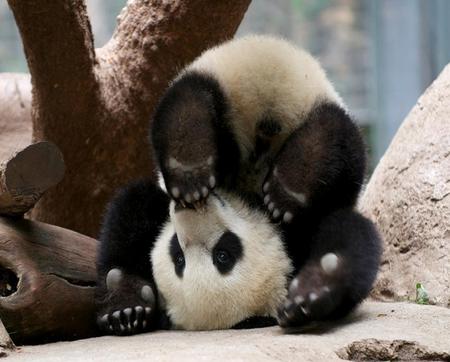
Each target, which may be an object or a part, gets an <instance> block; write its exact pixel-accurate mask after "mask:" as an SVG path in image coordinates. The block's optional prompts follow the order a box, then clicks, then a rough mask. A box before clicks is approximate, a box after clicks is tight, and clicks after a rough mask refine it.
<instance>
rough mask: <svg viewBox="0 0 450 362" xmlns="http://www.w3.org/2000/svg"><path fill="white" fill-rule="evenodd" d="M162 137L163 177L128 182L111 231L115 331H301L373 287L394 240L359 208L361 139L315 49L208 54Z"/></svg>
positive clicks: (163, 106)
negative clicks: (383, 237)
mask: <svg viewBox="0 0 450 362" xmlns="http://www.w3.org/2000/svg"><path fill="white" fill-rule="evenodd" d="M151 141H152V146H153V149H154V150H153V151H154V155H155V156H156V160H157V164H158V166H159V170H160V174H161V180H160V184H161V185H160V186H157V185H154V184H153V183H151V182H149V181H140V182H135V183H133V184H131V185H129V186H128V187H126V188H124V189H123V190H121V191H120V192H119V193H118V195H117V196H116V197H115V198H114V199H113V200H112V202H111V203H110V205H109V208H108V211H107V214H106V216H105V220H104V225H103V228H102V232H101V236H100V241H101V242H100V247H99V253H98V260H97V268H98V288H97V296H96V297H97V303H98V325H99V327H100V328H101V329H102V330H103V331H104V332H106V333H112V334H134V333H139V332H143V331H147V330H153V329H158V328H177V329H190V330H209V329H221V328H232V327H234V328H243V327H255V326H265V325H270V324H274V323H278V324H280V325H281V326H282V327H291V326H301V325H304V324H306V323H309V322H312V321H321V320H329V319H334V318H339V317H342V316H345V315H346V314H347V313H349V312H350V311H351V310H352V309H353V308H354V307H355V306H356V305H357V304H358V303H360V302H361V301H362V300H363V299H364V298H365V297H366V296H367V295H368V293H369V291H370V288H371V286H372V284H373V282H374V280H375V277H376V273H377V270H378V264H379V259H380V250H381V241H380V238H379V236H378V233H377V231H376V229H375V227H374V225H373V224H372V223H371V222H370V221H369V220H367V219H365V218H364V217H363V216H361V215H359V214H358V213H357V212H356V211H354V210H353V208H354V205H355V202H356V199H357V197H358V193H359V191H360V189H361V185H362V182H363V178H364V172H365V165H366V158H365V149H364V144H363V141H362V138H361V136H360V134H359V132H358V129H357V127H356V125H355V124H354V123H353V121H352V119H351V118H350V116H349V114H348V113H347V111H346V109H345V106H344V104H343V102H342V100H341V99H340V97H339V96H338V94H337V93H336V91H335V90H334V89H333V86H332V85H331V83H330V82H329V80H328V79H327V77H326V75H325V73H324V71H323V69H322V68H321V66H320V65H319V64H318V62H317V61H316V60H314V58H313V57H312V56H311V55H310V54H308V53H306V52H305V51H303V50H301V49H298V48H295V47H294V46H292V45H291V44H289V43H288V42H286V41H284V40H280V39H276V38H273V37H268V36H250V37H245V38H241V39H236V40H231V41H229V42H226V43H224V44H222V45H220V46H218V47H215V48H212V49H210V50H208V51H206V52H204V53H203V54H202V55H201V56H200V57H199V58H197V59H196V60H195V61H194V62H193V63H191V64H190V65H188V66H187V67H186V68H185V69H183V70H182V71H181V72H180V74H179V75H178V76H177V77H176V78H175V79H174V80H173V81H172V82H171V84H170V85H169V87H168V89H167V91H166V92H165V94H164V95H163V97H162V99H161V101H160V103H159V105H158V107H157V109H156V112H155V114H154V117H153V122H152V129H151Z"/></svg>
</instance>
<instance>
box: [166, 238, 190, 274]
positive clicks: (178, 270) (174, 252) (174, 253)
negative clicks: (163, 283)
mask: <svg viewBox="0 0 450 362" xmlns="http://www.w3.org/2000/svg"><path fill="white" fill-rule="evenodd" d="M169 254H170V258H171V259H172V263H173V265H174V268H175V274H176V275H178V277H180V278H182V277H183V272H184V268H185V267H186V260H184V253H183V249H181V246H180V242H179V241H178V236H177V235H176V234H175V235H174V236H173V237H172V239H171V240H170V247H169Z"/></svg>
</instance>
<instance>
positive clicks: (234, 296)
mask: <svg viewBox="0 0 450 362" xmlns="http://www.w3.org/2000/svg"><path fill="white" fill-rule="evenodd" d="M170 216H171V217H170V221H169V222H168V223H167V224H166V225H165V227H164V228H163V230H162V232H161V235H160V237H159V238H158V240H157V242H156V243H155V247H154V249H153V251H152V253H151V258H152V264H153V275H154V278H155V282H156V285H157V288H158V291H159V293H160V300H161V301H162V302H163V304H164V306H163V307H165V309H166V311H167V313H168V315H169V317H170V319H171V321H172V323H173V325H174V327H175V328H179V329H189V330H209V329H222V328H230V327H232V326H234V325H236V324H237V323H239V322H241V321H243V320H245V319H246V318H249V317H252V316H275V315H276V308H277V306H278V305H279V304H280V303H281V302H282V300H283V299H284V297H285V295H286V285H287V280H288V277H289V274H290V273H291V271H292V267H291V263H290V260H289V258H288V256H287V254H286V252H285V250H284V246H283V243H282V240H281V238H280V235H279V233H278V231H277V230H276V228H275V227H274V226H273V225H272V224H270V223H269V221H268V219H267V218H266V216H265V215H264V214H262V213H260V212H259V211H256V210H252V209H251V208H249V207H248V206H246V205H245V204H244V203H243V202H242V201H241V200H239V199H238V198H237V197H236V196H233V195H228V194H225V193H223V192H219V194H216V195H211V196H210V197H209V198H208V200H207V204H206V205H205V207H204V208H203V209H201V210H194V209H186V208H179V207H177V206H175V204H174V203H172V205H171V207H170Z"/></svg>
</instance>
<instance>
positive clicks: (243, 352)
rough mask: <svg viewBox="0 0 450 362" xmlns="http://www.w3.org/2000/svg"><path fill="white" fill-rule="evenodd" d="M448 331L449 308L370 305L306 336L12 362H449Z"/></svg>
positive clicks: (241, 334) (187, 340) (251, 335)
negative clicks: (366, 361) (425, 361)
mask: <svg viewBox="0 0 450 362" xmlns="http://www.w3.org/2000/svg"><path fill="white" fill-rule="evenodd" d="M449 325H450V309H447V308H442V307H437V306H421V305H417V304H409V303H380V302H367V303H365V304H364V305H363V306H362V307H361V308H360V309H359V310H358V311H356V312H355V313H354V314H353V315H352V316H351V317H350V318H348V319H347V321H345V322H341V323H339V324H334V325H332V326H329V327H328V328H324V326H322V327H318V328H316V329H312V330H311V329H310V330H305V331H303V333H290V334H287V333H283V332H282V330H281V329H280V328H279V327H270V328H261V329H249V330H223V331H210V332H184V331H161V332H154V333H148V334H141V335H137V336H133V337H110V336H108V337H100V338H91V339H85V340H78V341H75V342H58V343H54V344H47V345H40V346H24V347H21V349H20V351H19V352H18V353H12V354H11V355H10V357H8V359H7V361H8V362H15V361H46V362H52V361H64V362H70V361H80V360H86V359H87V358H88V359H89V361H141V360H152V361H177V360H182V361H195V362H197V361H200V360H204V361H224V360H227V361H228V360H239V361H249V360H251V361H273V360H277V361H299V360H301V361H341V359H340V357H342V358H352V357H357V356H360V357H361V356H362V357H364V356H368V357H370V358H371V359H382V358H384V357H386V356H387V357H388V358H391V357H393V356H397V358H399V359H401V357H409V358H410V359H417V360H418V359H420V358H422V357H430V358H432V359H433V360H437V361H439V360H440V361H449V359H448V353H449V352H450V338H449V331H448V326H449ZM366 348H369V349H370V350H369V352H370V353H366V352H367V351H366ZM364 353H366V354H365V355H364Z"/></svg>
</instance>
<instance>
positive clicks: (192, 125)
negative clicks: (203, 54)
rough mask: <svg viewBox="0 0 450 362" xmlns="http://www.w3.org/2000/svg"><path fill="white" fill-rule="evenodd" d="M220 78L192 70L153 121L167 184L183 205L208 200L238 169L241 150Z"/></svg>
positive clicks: (173, 89) (156, 148) (154, 140)
mask: <svg viewBox="0 0 450 362" xmlns="http://www.w3.org/2000/svg"><path fill="white" fill-rule="evenodd" d="M226 113H227V111H226V104H225V99H224V95H223V92H222V90H221V89H220V86H219V85H218V83H217V81H215V80H213V79H212V78H210V77H209V76H206V75H204V74H197V73H188V74H186V75H184V76H183V77H181V78H180V79H179V80H177V81H176V82H175V83H174V84H173V85H172V86H171V88H169V90H168V91H167V93H166V94H165V95H164V97H163V99H162V101H161V103H160V105H159V106H158V108H157V111H156V113H155V116H154V119H153V126H152V143H153V148H154V152H155V155H156V158H157V161H158V163H159V165H158V166H159V168H160V170H161V173H162V176H163V178H164V183H165V186H166V189H167V191H168V193H169V195H171V197H172V198H173V199H174V200H176V201H178V202H180V203H181V204H188V205H196V204H198V203H199V202H201V201H202V200H204V199H206V198H207V196H208V195H209V193H210V192H211V190H212V189H214V188H215V187H216V185H220V186H222V183H223V178H224V177H229V175H231V174H232V173H233V170H235V169H236V165H237V162H238V160H239V157H238V155H237V154H238V149H237V145H236V142H235V141H234V136H233V134H232V132H231V130H230V127H229V124H228V123H229V122H228V121H227V120H226Z"/></svg>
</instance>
